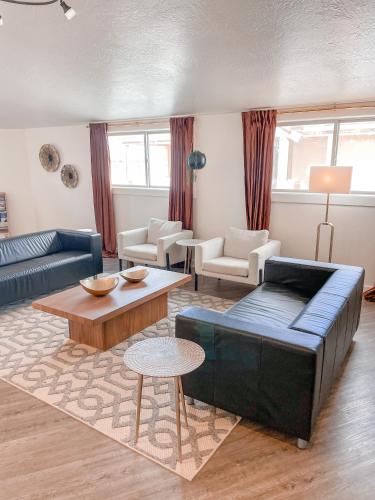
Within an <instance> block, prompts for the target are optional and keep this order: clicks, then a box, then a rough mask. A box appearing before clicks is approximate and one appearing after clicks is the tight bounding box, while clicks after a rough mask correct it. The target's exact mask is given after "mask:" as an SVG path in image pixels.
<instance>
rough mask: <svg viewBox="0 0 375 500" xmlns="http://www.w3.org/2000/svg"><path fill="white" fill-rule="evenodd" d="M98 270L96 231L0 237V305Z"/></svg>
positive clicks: (99, 249) (98, 238)
mask: <svg viewBox="0 0 375 500" xmlns="http://www.w3.org/2000/svg"><path fill="white" fill-rule="evenodd" d="M102 271H103V260H102V240H101V236H100V234H94V233H86V232H82V231H68V230H61V229H57V230H51V231H42V232H39V233H32V234H25V235H22V236H16V237H14V238H8V239H4V240H0V306H1V305H4V304H8V303H10V302H14V301H16V300H20V299H25V298H27V297H32V296H35V295H40V294H43V293H47V292H50V291H51V290H54V289H57V288H62V287H65V286H67V285H72V284H74V283H76V282H77V281H79V280H80V279H83V278H87V277H88V276H93V275H95V274H99V273H101V272H102Z"/></svg>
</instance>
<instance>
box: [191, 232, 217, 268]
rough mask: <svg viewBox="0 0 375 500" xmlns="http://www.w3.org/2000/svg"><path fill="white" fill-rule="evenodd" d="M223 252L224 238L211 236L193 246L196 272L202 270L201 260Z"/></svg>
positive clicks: (209, 258)
mask: <svg viewBox="0 0 375 500" xmlns="http://www.w3.org/2000/svg"><path fill="white" fill-rule="evenodd" d="M223 254H224V238H220V237H219V238H212V239H211V240H207V241H204V242H203V243H200V244H199V245H197V246H196V247H195V269H196V272H197V274H200V273H201V272H202V267H203V262H205V261H207V260H211V259H215V258H217V257H222V256H223Z"/></svg>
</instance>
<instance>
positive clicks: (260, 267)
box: [249, 240, 281, 286]
mask: <svg viewBox="0 0 375 500" xmlns="http://www.w3.org/2000/svg"><path fill="white" fill-rule="evenodd" d="M280 249H281V243H280V241H277V240H269V241H268V242H267V243H266V244H265V245H262V246H261V247H258V248H256V249H255V250H253V251H252V252H250V255H249V281H250V283H251V284H252V285H255V286H256V285H259V284H260V283H261V282H262V281H263V271H264V264H265V262H266V260H267V259H269V258H270V257H273V256H274V255H277V256H278V255H280Z"/></svg>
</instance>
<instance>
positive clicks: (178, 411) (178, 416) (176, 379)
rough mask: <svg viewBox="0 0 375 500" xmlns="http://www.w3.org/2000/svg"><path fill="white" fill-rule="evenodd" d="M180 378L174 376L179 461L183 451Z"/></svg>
mask: <svg viewBox="0 0 375 500" xmlns="http://www.w3.org/2000/svg"><path fill="white" fill-rule="evenodd" d="M178 379H179V377H174V387H175V406H176V426H177V450H178V461H179V462H181V460H182V452H181V419H180V386H179V383H178Z"/></svg>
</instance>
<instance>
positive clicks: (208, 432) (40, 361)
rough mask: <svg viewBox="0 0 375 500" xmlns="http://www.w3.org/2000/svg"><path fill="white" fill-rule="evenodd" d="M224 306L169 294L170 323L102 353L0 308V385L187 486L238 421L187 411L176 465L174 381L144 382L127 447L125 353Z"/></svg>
mask: <svg viewBox="0 0 375 500" xmlns="http://www.w3.org/2000/svg"><path fill="white" fill-rule="evenodd" d="M231 304H232V302H231V301H228V300H224V299H220V298H217V297H211V296H207V295H202V294H199V293H194V292H189V291H186V290H174V291H172V292H171V293H170V294H169V317H168V318H165V319H164V320H162V321H159V322H158V323H156V324H155V325H153V326H152V327H149V328H147V329H146V330H144V331H143V332H141V333H139V334H137V335H134V336H133V337H131V338H130V339H128V341H125V342H122V343H121V344H118V345H117V346H115V347H114V348H112V349H111V350H109V351H105V352H101V351H98V350H96V349H94V348H91V347H88V346H86V345H83V344H76V343H75V342H72V341H70V340H69V338H68V324H67V321H66V320H64V319H62V318H58V317H56V316H51V315H49V314H47V313H43V312H41V311H37V310H35V309H33V308H32V307H31V302H30V301H24V302H20V303H17V304H13V305H11V306H8V307H6V308H4V307H3V308H0V378H1V379H2V380H4V381H5V382H8V383H10V384H13V385H14V386H16V387H18V388H19V389H22V390H23V391H25V392H27V393H28V394H30V395H32V396H34V397H36V398H38V399H40V400H42V401H44V402H45V403H48V404H50V405H51V406H54V407H55V408H57V409H59V410H61V411H63V412H65V413H67V414H68V415H70V416H72V417H74V418H75V419H78V420H79V421H81V422H83V423H84V424H86V425H88V426H90V427H92V428H94V429H96V430H97V431H99V432H101V433H103V434H105V435H106V436H108V437H110V438H112V439H114V440H115V441H117V442H118V443H120V444H122V445H124V446H127V447H128V448H130V449H132V450H134V451H135V452H137V453H140V454H142V455H144V456H145V457H147V458H149V459H151V460H153V461H154V462H156V463H158V464H159V465H161V466H163V467H165V468H167V469H168V470H170V471H173V472H175V473H176V474H178V475H180V476H182V477H183V478H185V479H188V480H192V479H193V478H194V476H195V475H196V474H197V473H198V472H199V470H200V469H201V468H202V467H203V466H204V465H205V464H206V463H207V461H208V460H209V458H210V457H211V456H212V455H213V453H214V452H215V451H216V450H217V449H218V447H219V446H220V445H221V444H222V443H223V441H224V439H225V438H226V437H227V436H228V435H229V433H230V432H231V431H232V430H233V428H234V427H235V426H236V424H237V423H238V422H239V420H240V418H239V417H237V416H235V415H232V414H230V413H227V412H225V411H223V410H219V409H217V410H215V408H212V407H210V406H208V405H206V404H203V403H197V404H196V405H194V406H189V405H187V411H188V423H189V427H188V428H187V427H186V425H185V423H183V421H182V457H183V460H182V463H180V462H178V461H177V437H176V421H175V408H174V402H173V401H174V387H173V381H172V380H168V379H151V378H146V379H145V381H144V388H143V397H142V412H141V427H140V437H139V439H138V442H137V445H134V426H135V412H136V387H137V375H136V374H135V373H133V372H132V371H130V370H128V369H127V368H126V367H125V366H124V364H123V360H122V358H123V354H124V352H125V350H126V349H127V348H128V347H129V346H130V345H131V344H133V343H134V342H137V341H140V340H142V339H145V338H149V337H154V336H173V335H174V320H175V316H176V314H177V313H178V312H179V311H181V310H182V309H184V308H186V307H187V306H189V305H199V306H202V307H205V308H210V309H215V310H218V311H223V310H225V309H227V308H228V307H229V306H230V305H231Z"/></svg>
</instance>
